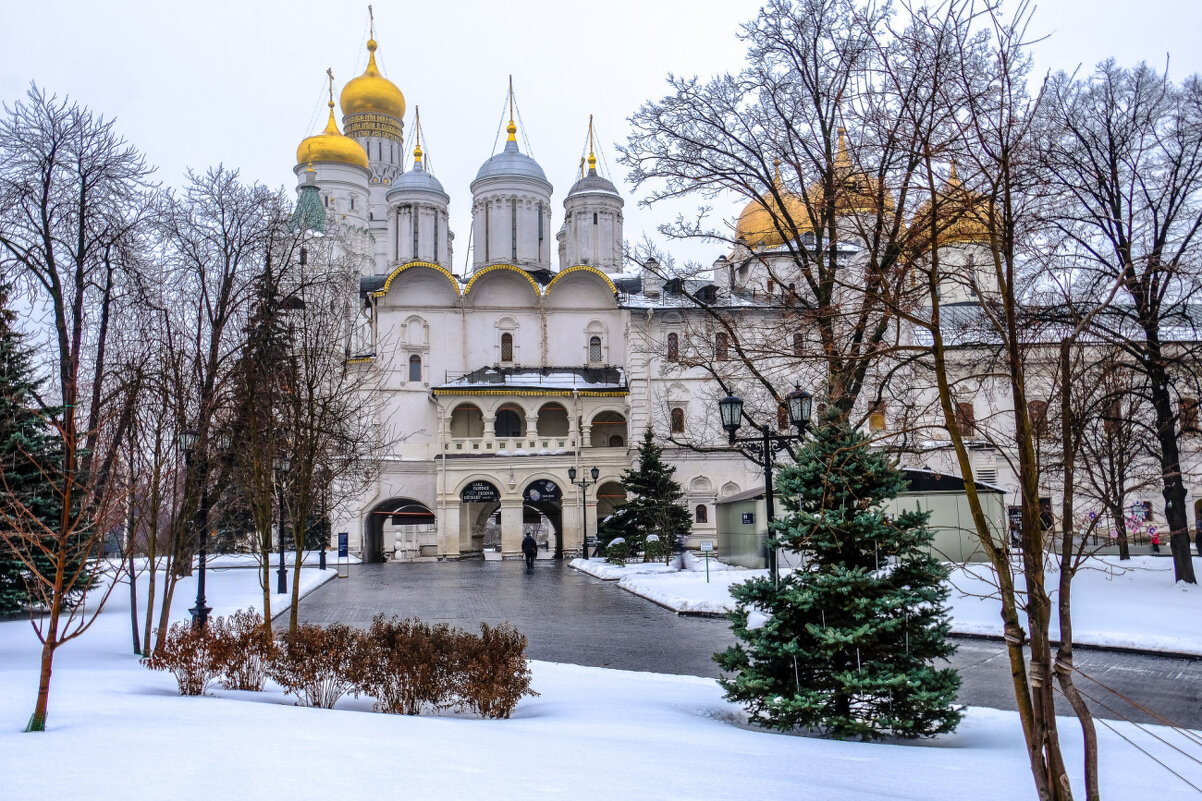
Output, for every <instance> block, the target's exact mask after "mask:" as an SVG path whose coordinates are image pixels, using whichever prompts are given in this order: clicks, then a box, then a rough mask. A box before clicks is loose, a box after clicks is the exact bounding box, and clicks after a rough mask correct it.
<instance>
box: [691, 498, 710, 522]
mask: <svg viewBox="0 0 1202 801" xmlns="http://www.w3.org/2000/svg"><path fill="white" fill-rule="evenodd" d="M709 521H710V514H709V509H708V508H706V505H705V504H704V503H699V504H697V508H696V509H695V510H694V512H693V522H694V523H708V522H709Z"/></svg>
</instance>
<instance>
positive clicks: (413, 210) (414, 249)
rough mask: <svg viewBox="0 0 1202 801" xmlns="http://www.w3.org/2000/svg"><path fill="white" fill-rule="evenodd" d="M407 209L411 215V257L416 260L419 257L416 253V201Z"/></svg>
mask: <svg viewBox="0 0 1202 801" xmlns="http://www.w3.org/2000/svg"><path fill="white" fill-rule="evenodd" d="M409 209H410V213H411V214H412V215H413V259H414V260H415V261H416V260H417V259H419V258H421V257H420V256H418V255H417V228H418V224H419V223H418V219H417V216H418V208H417V204H416V203H415V204H413V205H412V206H410V207H409Z"/></svg>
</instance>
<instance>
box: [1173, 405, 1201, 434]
mask: <svg viewBox="0 0 1202 801" xmlns="http://www.w3.org/2000/svg"><path fill="white" fill-rule="evenodd" d="M1177 405H1178V408H1179V409H1180V412H1181V433H1182V434H1197V433H1198V399H1197V398H1184V397H1183V398H1181V400H1180V401H1178V403H1177Z"/></svg>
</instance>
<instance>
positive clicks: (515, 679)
mask: <svg viewBox="0 0 1202 801" xmlns="http://www.w3.org/2000/svg"><path fill="white" fill-rule="evenodd" d="M468 641H470V643H469V642H468ZM526 643H527V640H526V635H524V634H522V633H521V632H520V631H518V630H517V629H516V628H514V627H513V626H511V625H510V624H508V623H504V624H502V625H500V626H497V627H496V628H493V627H492V626H489V625H488V624H487V623H481V624H480V636H479V637H471V636H470V635H469V636H468V637H466V638H465V642H464V648H465V650H469V651H470V652H466V653H462V654H461V655H460V665H461V666H462V676H461V681H460V686H459V687H458V688H457V689H458V692H459V694H460V697H461V698H462V702H463V704H464V705H465V706H467V707H468V708H470V709H473V710H475V711H476V712H477V713H478V714H479V715H481V716H482V717H486V718H507V717H509V715H510V713H511V712H513V710H514V708H515V707H517V705H518V701H520V700H522V698H523V697H524V696H527V695H532V696H537V695H538V693H536V692H534V691H533V690H531V689H530V665H529V664H528V663H527V662H526Z"/></svg>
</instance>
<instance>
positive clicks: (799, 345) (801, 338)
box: [793, 331, 806, 356]
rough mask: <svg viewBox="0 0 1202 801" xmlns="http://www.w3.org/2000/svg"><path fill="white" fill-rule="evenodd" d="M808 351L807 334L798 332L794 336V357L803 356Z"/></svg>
mask: <svg viewBox="0 0 1202 801" xmlns="http://www.w3.org/2000/svg"><path fill="white" fill-rule="evenodd" d="M805 350H806V338H805V334H803V333H801V332H800V331H798V332H797V333H796V334H794V335H793V355H794V356H801V355H802V354H803V353H805Z"/></svg>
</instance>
